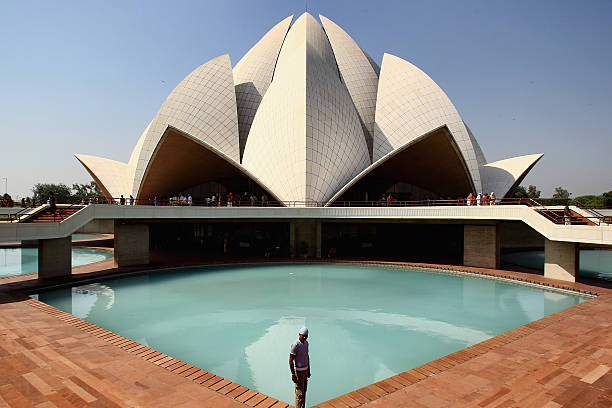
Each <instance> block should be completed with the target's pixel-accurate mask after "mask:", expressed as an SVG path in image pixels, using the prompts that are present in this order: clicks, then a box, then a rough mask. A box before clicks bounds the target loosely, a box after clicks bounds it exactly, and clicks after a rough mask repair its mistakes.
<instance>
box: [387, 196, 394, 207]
mask: <svg viewBox="0 0 612 408" xmlns="http://www.w3.org/2000/svg"><path fill="white" fill-rule="evenodd" d="M392 201H393V198H391V193H389V194H388V195H387V207H391V202H392Z"/></svg>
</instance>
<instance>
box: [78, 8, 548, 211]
mask: <svg viewBox="0 0 612 408" xmlns="http://www.w3.org/2000/svg"><path fill="white" fill-rule="evenodd" d="M292 19H293V16H290V17H287V18H286V19H284V20H283V21H281V22H279V23H278V24H277V25H276V26H274V27H273V28H272V29H271V30H270V31H268V33H266V35H264V36H263V38H261V39H260V40H259V41H258V42H257V44H255V45H254V46H253V47H252V48H251V49H250V50H249V51H248V52H247V53H246V55H244V56H243V57H242V59H241V60H240V61H238V63H237V64H236V65H235V66H234V68H233V69H232V62H231V60H230V56H229V55H222V56H220V57H217V58H215V59H212V60H211V61H208V62H206V63H204V64H203V65H201V66H199V67H198V68H196V69H195V70H194V71H193V72H191V73H190V74H189V75H188V76H187V77H186V78H185V79H183V80H182V81H181V82H180V83H179V84H178V85H177V86H176V88H175V89H174V90H173V91H172V93H171V94H170V95H169V96H168V98H167V99H166V100H165V102H164V103H163V104H162V106H161V107H160V109H159V111H158V112H157V114H156V115H155V117H154V118H153V120H152V121H151V122H150V123H149V124H148V125H147V126H146V128H145V130H144V132H143V133H142V135H141V136H140V138H139V139H138V141H137V142H136V146H135V147H134V150H133V151H132V154H131V156H130V160H129V161H128V163H122V162H118V161H115V160H111V159H107V158H101V157H96V156H89V155H85V154H77V155H76V157H77V159H78V160H79V161H80V162H81V163H82V164H83V166H85V168H86V169H87V171H88V172H89V173H90V174H91V176H92V177H93V178H94V180H95V181H96V182H97V183H98V185H99V186H100V188H101V189H102V191H103V192H104V194H105V195H106V197H107V198H108V199H109V200H113V199H114V200H117V199H118V198H119V197H120V196H121V195H124V196H125V197H128V196H130V195H132V196H133V197H134V198H135V199H136V200H137V202H140V201H142V202H147V201H148V200H152V199H153V198H154V197H158V198H159V199H162V198H169V197H172V196H174V195H178V194H183V195H185V196H187V195H188V194H190V195H191V196H192V197H193V199H194V200H203V199H204V198H205V197H206V196H210V195H217V196H219V194H222V195H225V194H227V193H228V192H232V191H233V193H234V194H236V193H237V192H240V193H241V194H242V192H244V191H246V192H249V193H256V196H257V197H261V196H262V194H265V195H266V196H267V197H269V198H270V199H272V200H275V201H276V202H278V203H279V204H280V205H287V204H288V203H291V204H294V205H295V204H297V205H302V206H329V205H332V204H333V203H334V202H338V201H374V200H378V199H379V198H380V197H381V195H382V194H384V193H390V192H392V193H393V195H394V197H395V198H396V199H400V200H401V199H403V200H422V199H425V198H429V199H446V198H448V197H452V198H453V199H456V198H457V197H465V196H467V195H468V194H469V193H470V192H472V193H474V194H477V193H483V194H484V193H490V192H494V193H495V195H496V196H497V197H498V198H503V197H505V196H507V195H509V194H510V193H512V191H513V189H514V188H515V187H516V186H518V185H519V183H520V182H521V180H522V179H523V178H524V177H525V175H526V173H527V172H528V171H529V170H530V169H531V168H532V167H533V166H534V165H535V164H536V162H537V161H538V160H539V159H540V158H541V157H542V155H541V154H529V155H525V156H520V157H513V158H508V159H505V160H500V161H496V162H492V163H489V162H487V161H486V159H485V156H484V154H483V152H482V149H481V148H480V146H479V145H478V142H477V141H476V138H475V137H474V135H473V134H472V132H471V131H470V129H469V127H468V126H467V124H466V123H465V122H464V121H463V119H462V118H461V116H460V115H459V113H458V111H457V109H456V108H455V106H454V105H453V103H452V102H451V101H450V99H449V98H448V96H447V95H446V94H445V93H444V91H443V90H442V89H441V88H440V87H439V86H438V85H437V84H436V83H435V82H434V81H433V80H432V79H431V78H430V77H429V76H428V75H427V74H426V73H424V72H423V71H421V70H420V69H419V68H418V67H416V66H415V65H413V64H412V63H410V62H408V61H406V60H404V59H402V58H400V57H397V56H394V55H391V54H385V55H384V56H383V59H382V64H381V65H380V66H379V65H378V64H377V63H376V62H375V61H374V60H373V59H372V58H371V57H370V56H369V55H368V54H367V52H366V51H364V50H363V49H362V48H361V47H360V46H359V44H357V43H356V42H355V41H354V40H353V39H352V38H351V37H350V36H349V35H348V34H347V33H346V32H345V31H344V30H343V29H342V28H341V27H339V26H338V25H336V24H335V23H334V22H333V21H331V20H329V19H327V18H326V17H324V16H320V19H321V24H319V23H318V22H317V21H316V20H315V18H314V17H313V16H311V15H310V14H307V13H306V14H303V15H302V16H301V17H300V18H298V19H297V20H296V21H295V22H294V23H293V24H291V22H292Z"/></svg>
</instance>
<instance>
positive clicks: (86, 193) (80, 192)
mask: <svg viewBox="0 0 612 408" xmlns="http://www.w3.org/2000/svg"><path fill="white" fill-rule="evenodd" d="M50 192H53V193H54V194H55V197H56V199H57V204H79V203H89V200H90V199H91V200H92V201H93V202H95V201H96V199H97V200H98V201H99V202H104V194H102V191H101V190H100V188H99V187H98V185H97V184H96V182H95V181H91V182H89V183H88V184H73V185H72V188H70V187H68V186H67V185H65V184H63V183H59V184H47V183H37V184H35V185H34V188H32V196H28V197H24V198H22V199H21V202H20V203H14V202H13V198H12V197H11V196H10V194H8V193H5V194H4V195H3V196H2V202H1V205H2V206H3V207H13V205H21V206H27V207H30V206H36V205H41V204H45V203H46V202H47V199H48V198H49V193H50Z"/></svg>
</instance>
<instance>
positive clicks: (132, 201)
mask: <svg viewBox="0 0 612 408" xmlns="http://www.w3.org/2000/svg"><path fill="white" fill-rule="evenodd" d="M130 205H134V196H133V195H131V194H130Z"/></svg>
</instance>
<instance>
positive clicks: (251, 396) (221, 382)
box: [23, 259, 600, 406]
mask: <svg viewBox="0 0 612 408" xmlns="http://www.w3.org/2000/svg"><path fill="white" fill-rule="evenodd" d="M319 263H333V264H350V265H356V266H358V265H363V266H379V267H391V268H398V269H401V268H413V269H415V270H417V271H422V272H428V273H442V274H449V275H456V274H460V275H464V276H470V277H475V278H478V279H491V280H501V281H503V282H504V283H509V284H515V285H524V286H531V287H537V288H538V289H542V290H546V291H553V292H561V293H566V294H567V293H569V294H573V295H580V296H583V297H588V298H589V299H588V300H586V301H584V302H582V303H579V304H577V305H574V306H571V307H569V308H567V309H564V310H561V311H559V312H556V313H554V314H551V315H548V316H545V317H543V318H541V319H539V320H535V321H533V322H530V323H527V324H525V325H523V326H519V327H517V328H515V329H513V330H510V331H508V332H505V333H502V334H500V335H498V336H495V337H492V338H489V339H487V340H484V341H482V342H480V343H477V344H474V345H472V346H469V347H466V348H464V349H462V350H459V351H457V352H455V353H451V354H449V355H446V356H443V357H441V358H439V359H436V360H432V361H430V362H428V363H425V364H423V365H421V366H419V367H415V368H413V369H410V370H407V371H404V372H402V373H399V374H396V375H394V376H392V377H389V378H387V379H384V380H381V381H378V382H375V383H373V384H369V385H367V386H364V387H362V388H359V389H357V390H353V391H351V392H349V393H346V394H343V395H339V396H337V397H335V398H332V399H331V400H329V401H326V402H323V403H320V404H324V403H325V404H327V403H330V402H332V401H336V400H338V401H339V403H343V402H342V399H343V398H345V397H348V398H351V395H354V394H355V393H358V395H359V397H360V398H364V394H360V393H359V391H360V390H364V389H366V388H369V387H372V386H375V387H378V389H379V390H382V394H381V395H373V396H371V397H367V401H364V402H361V403H360V404H359V405H362V404H367V403H369V402H373V401H376V400H378V399H380V398H382V397H384V396H385V395H388V394H390V393H392V392H395V391H397V390H399V389H402V388H405V387H408V386H410V385H412V384H415V383H417V382H419V381H421V380H423V379H426V378H428V377H430V376H433V375H436V374H438V373H441V372H444V371H446V370H449V369H451V368H453V367H455V366H457V365H460V364H462V363H464V362H466V361H469V360H472V359H474V358H477V357H479V356H481V355H483V354H485V353H488V352H489V351H491V350H494V349H495V348H497V347H501V346H504V345H506V344H509V343H511V342H514V341H516V340H518V339H520V338H523V337H526V336H527V335H530V334H532V333H534V332H536V331H537V330H540V329H543V328H546V327H548V326H550V325H551V324H553V323H556V322H558V321H561V320H563V319H565V318H567V317H569V316H571V315H573V314H575V313H578V312H579V311H582V310H583V309H585V308H590V307H591V306H592V305H593V304H594V301H596V299H597V297H598V296H599V295H600V293H599V292H597V291H596V290H593V289H596V288H593V287H590V288H589V289H586V288H581V287H580V286H588V285H580V286H579V287H576V286H575V285H572V284H571V282H568V283H567V284H564V283H563V282H560V281H552V280H548V279H545V278H543V277H541V276H534V277H531V276H529V275H527V274H520V275H519V276H513V275H516V274H517V273H516V272H512V271H504V270H490V269H484V268H473V267H466V266H457V265H431V264H419V263H408V262H380V261H347V260H337V261H327V260H320V261H319V260H308V261H304V262H299V261H298V262H296V261H295V260H293V259H292V260H286V261H282V260H275V261H267V262H233V263H226V262H218V263H207V264H199V265H183V266H171V267H166V268H155V269H143V270H137V271H131V272H127V273H126V272H124V273H121V272H115V273H112V272H111V273H108V274H104V275H98V276H96V277H91V278H90V277H86V278H84V279H78V280H76V281H75V280H71V281H70V282H66V283H61V284H54V285H41V286H36V287H33V288H29V289H27V290H24V291H23V293H24V294H28V293H35V292H36V291H39V290H43V289H47V288H55V287H62V286H68V285H75V284H80V283H87V282H93V281H100V280H104V279H107V278H113V279H117V278H121V277H124V276H125V277H128V276H137V275H140V274H146V273H155V272H162V271H172V270H186V269H196V268H208V267H210V268H213V267H219V266H223V267H241V266H245V265H249V266H265V265H269V264H298V265H303V264H319ZM521 275H526V276H521ZM27 302H28V303H29V304H30V305H31V306H33V307H35V308H37V309H40V310H42V311H44V312H46V313H48V314H50V315H53V316H55V317H57V318H58V319H60V320H63V321H64V322H66V323H68V324H70V325H72V326H75V327H77V328H79V329H81V330H83V331H85V332H88V333H89V334H92V335H94V336H96V337H98V338H100V339H102V340H104V341H106V342H108V343H110V344H112V345H115V346H117V347H119V348H121V349H123V350H124V351H127V352H129V353H130V354H134V355H135V356H137V357H140V358H143V359H145V360H146V361H149V362H151V363H153V364H156V365H158V366H160V367H162V368H164V369H166V370H168V371H171V372H173V373H175V374H178V375H180V376H182V377H185V378H187V379H189V380H191V381H193V382H195V383H197V384H199V385H202V386H205V387H207V388H209V389H211V390H213V391H215V392H219V393H221V394H223V395H225V396H227V397H228V398H230V399H236V400H237V401H239V402H242V403H246V402H247V400H255V399H260V402H258V404H260V403H263V402H270V403H271V405H274V404H275V402H273V401H278V400H276V399H275V398H273V397H270V396H267V395H265V394H262V393H260V392H258V391H256V390H252V389H250V388H247V387H245V386H243V385H241V384H237V383H234V382H232V381H230V380H228V379H225V378H223V377H220V376H217V375H215V374H214V373H210V372H207V371H205V370H203V369H200V368H199V367H195V366H192V365H191V364H189V363H186V362H183V361H181V360H178V359H175V358H173V357H171V356H168V355H166V354H164V353H161V352H159V351H157V350H155V349H152V348H150V347H148V346H145V345H142V344H140V343H137V342H134V341H133V340H131V339H128V338H125V337H123V336H121V335H119V334H116V333H114V332H112V331H110V330H108V329H105V328H103V327H101V326H98V325H95V324H93V323H90V322H88V321H86V320H84V319H81V318H78V317H76V316H74V315H72V314H69V313H67V312H64V311H62V310H60V309H57V308H55V307H53V306H50V305H47V304H46V303H43V302H41V301H38V300H36V299H34V298H29V299H28V300H27ZM398 385H399V386H398ZM237 392H239V393H237ZM366 393H367V394H372V392H371V391H368V392H366ZM244 396H248V398H247V399H246V400H241V397H244ZM278 402H281V403H282V404H284V402H282V401H278ZM266 405H267V404H266ZM275 406H276V405H275ZM283 406H288V404H287V405H283Z"/></svg>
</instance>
